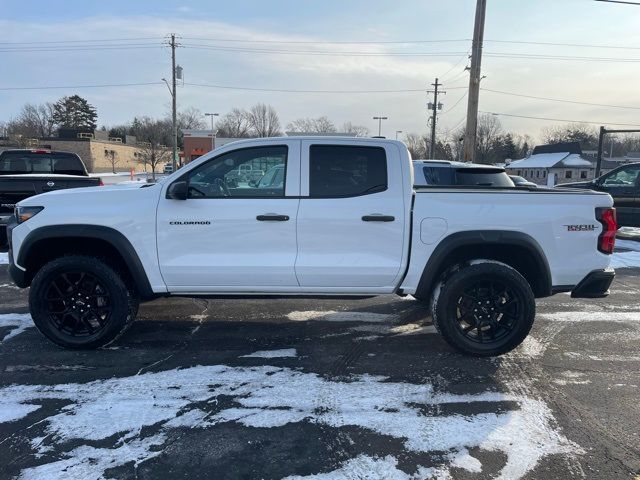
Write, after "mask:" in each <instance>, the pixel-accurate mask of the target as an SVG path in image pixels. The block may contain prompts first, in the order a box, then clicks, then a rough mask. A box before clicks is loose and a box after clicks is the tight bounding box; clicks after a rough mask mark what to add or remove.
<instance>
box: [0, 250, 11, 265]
mask: <svg viewBox="0 0 640 480" xmlns="http://www.w3.org/2000/svg"><path fill="white" fill-rule="evenodd" d="M0 265H9V254H8V253H7V252H0Z"/></svg>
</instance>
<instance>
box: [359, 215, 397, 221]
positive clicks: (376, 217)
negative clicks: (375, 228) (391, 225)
mask: <svg viewBox="0 0 640 480" xmlns="http://www.w3.org/2000/svg"><path fill="white" fill-rule="evenodd" d="M395 219H396V217H392V216H391V215H380V214H379V213H376V214H372V215H365V216H364V217H362V221H363V222H393V221H395Z"/></svg>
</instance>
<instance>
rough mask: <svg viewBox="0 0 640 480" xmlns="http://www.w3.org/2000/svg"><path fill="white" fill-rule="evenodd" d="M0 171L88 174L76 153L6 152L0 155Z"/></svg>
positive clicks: (5, 172) (8, 173)
mask: <svg viewBox="0 0 640 480" xmlns="http://www.w3.org/2000/svg"><path fill="white" fill-rule="evenodd" d="M0 173H2V174H5V175H12V174H25V173H27V174H28V173H58V174H68V175H86V173H85V169H84V165H83V164H82V161H81V160H80V159H79V158H78V157H77V156H76V155H74V154H70V153H34V152H4V153H3V154H2V156H0Z"/></svg>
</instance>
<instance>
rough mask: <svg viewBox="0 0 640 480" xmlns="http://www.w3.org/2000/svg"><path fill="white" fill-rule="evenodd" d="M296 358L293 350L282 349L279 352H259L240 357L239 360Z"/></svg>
mask: <svg viewBox="0 0 640 480" xmlns="http://www.w3.org/2000/svg"><path fill="white" fill-rule="evenodd" d="M297 356H298V354H297V352H296V349H295V348H283V349H281V350H260V351H257V352H253V353H250V354H248V355H242V357H240V358H295V357H297Z"/></svg>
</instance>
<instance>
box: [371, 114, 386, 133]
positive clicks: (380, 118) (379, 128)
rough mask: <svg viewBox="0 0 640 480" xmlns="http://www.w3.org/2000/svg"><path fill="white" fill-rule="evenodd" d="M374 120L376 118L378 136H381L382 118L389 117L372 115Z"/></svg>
mask: <svg viewBox="0 0 640 480" xmlns="http://www.w3.org/2000/svg"><path fill="white" fill-rule="evenodd" d="M373 119H374V120H378V136H379V137H380V136H382V120H389V117H373Z"/></svg>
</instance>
